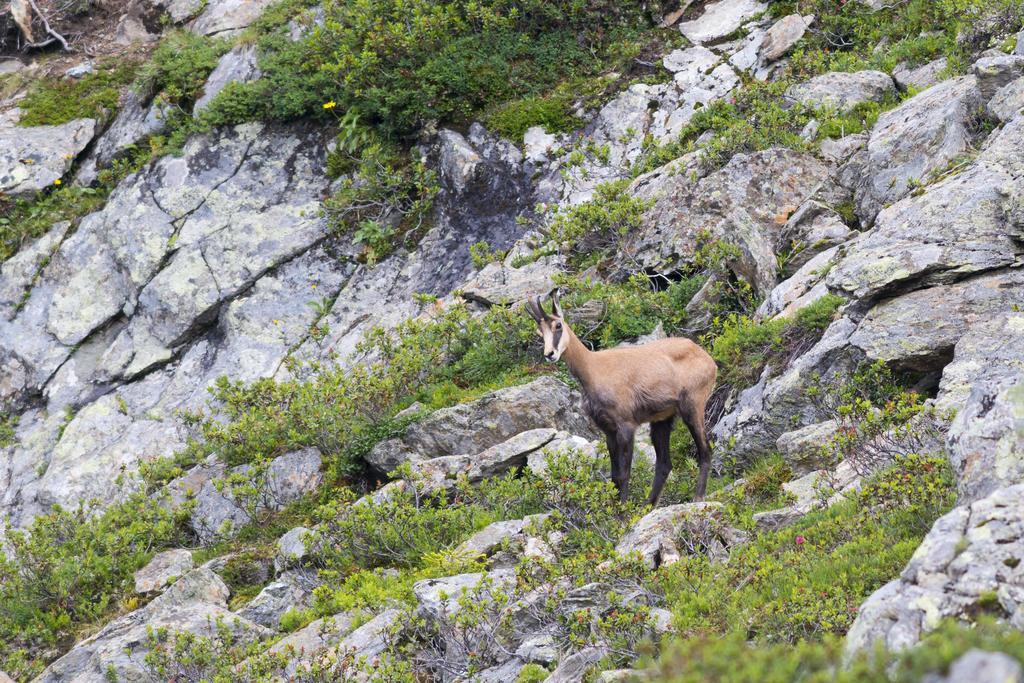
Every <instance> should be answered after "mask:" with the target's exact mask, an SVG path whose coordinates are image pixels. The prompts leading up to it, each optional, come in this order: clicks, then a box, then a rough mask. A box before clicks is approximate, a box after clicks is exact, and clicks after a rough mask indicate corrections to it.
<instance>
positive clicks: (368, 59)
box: [311, 0, 646, 135]
mask: <svg viewBox="0 0 1024 683" xmlns="http://www.w3.org/2000/svg"><path fill="white" fill-rule="evenodd" d="M325 9H326V21H325V22H324V24H323V26H321V27H318V28H316V29H315V30H314V32H313V34H312V36H311V45H312V46H313V48H314V53H313V54H314V59H316V60H318V61H319V62H320V63H321V64H322V69H324V70H325V71H326V72H328V73H330V74H332V76H333V77H334V79H335V84H336V88H337V95H336V96H335V99H337V100H338V102H339V104H340V105H341V106H342V107H343V108H345V109H348V108H353V107H354V108H357V109H359V111H361V112H363V113H364V114H365V115H366V116H368V117H369V120H370V121H371V122H372V124H373V125H374V126H377V127H379V128H380V129H382V130H386V131H390V132H393V133H396V134H398V135H407V134H409V133H410V132H412V131H414V130H415V129H416V128H417V127H418V126H419V125H421V124H422V123H424V122H426V121H464V120H466V119H468V118H469V117H470V116H472V115H473V114H474V113H475V112H477V111H479V110H481V109H484V108H486V107H492V106H496V105H497V104H498V103H500V102H503V101H507V100H512V99H514V98H522V97H523V96H524V95H525V96H527V97H529V96H536V95H540V94H541V93H542V92H543V91H545V90H548V89H550V88H551V87H552V86H554V85H555V84H556V83H558V82H559V81H561V80H563V79H565V78H567V77H569V76H571V75H574V74H578V73H587V72H589V71H593V70H596V69H598V68H600V64H601V60H600V56H601V53H602V52H604V51H605V49H606V48H607V46H608V45H609V44H611V43H614V42H615V38H616V37H617V35H619V34H621V33H623V32H624V31H625V30H628V29H632V28H640V27H642V26H644V25H645V24H646V20H645V19H644V18H643V17H642V16H641V12H640V10H639V6H638V5H635V4H632V3H627V4H626V5H621V4H618V5H616V4H612V3H607V2H603V1H602V0H590V1H589V2H584V3H567V2H556V3H541V2H534V1H531V2H527V3H520V4H519V5H515V6H512V5H508V4H507V3H504V2H500V1H497V2H496V1H488V2H482V3H481V2H476V3H473V2H464V1H462V0H460V1H458V2H453V3H449V4H447V5H444V6H437V5H436V4H433V3H429V2H422V1H417V2H413V3H398V2H394V1H393V0H373V1H372V2H368V3H364V4H359V5H353V4H351V3H348V2H341V1H332V2H328V3H327V4H326V6H325ZM513 119H517V120H515V122H514V123H515V125H514V126H512V123H513V121H512V120H513ZM509 123H510V126H512V127H515V128H518V127H519V126H521V125H522V117H519V116H516V117H512V116H510V117H509Z"/></svg>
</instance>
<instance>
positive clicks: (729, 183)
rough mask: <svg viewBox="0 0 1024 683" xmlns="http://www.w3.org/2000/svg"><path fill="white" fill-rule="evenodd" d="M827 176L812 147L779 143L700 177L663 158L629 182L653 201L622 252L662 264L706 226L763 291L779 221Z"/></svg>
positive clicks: (772, 274) (689, 250) (772, 273)
mask: <svg viewBox="0 0 1024 683" xmlns="http://www.w3.org/2000/svg"><path fill="white" fill-rule="evenodd" d="M828 178H829V170H828V168H827V167H826V166H825V165H824V164H823V163H821V162H820V161H818V160H817V159H815V158H814V157H813V156H811V155H810V154H804V153H801V152H795V151H792V150H788V149H780V148H776V149H769V150H765V151H763V152H756V153H754V154H737V155H736V156H734V157H733V158H732V159H731V160H730V161H729V163H728V164H726V166H725V167H724V168H722V169H720V170H718V171H715V172H714V173H712V174H710V175H708V176H706V177H697V178H695V177H694V176H693V175H691V174H689V173H686V172H680V171H679V169H678V168H677V166H676V164H675V163H672V164H668V165H667V166H666V167H664V168H663V169H659V170H658V171H654V172H651V173H649V174H646V175H643V176H640V177H639V178H637V179H636V180H635V181H634V182H633V184H632V185H631V186H630V190H631V191H632V192H633V194H634V195H636V196H637V197H639V198H641V199H645V200H649V201H651V202H652V206H651V208H650V209H649V210H648V211H647V212H646V213H645V214H644V216H643V219H642V222H641V225H640V227H639V228H638V229H637V230H635V231H633V232H632V233H631V234H630V235H628V236H627V239H626V244H625V245H624V252H625V254H627V255H628V256H629V257H630V259H632V260H634V261H635V262H636V263H637V264H638V265H642V266H646V267H651V268H655V269H656V270H658V271H660V272H667V271H670V270H672V269H674V268H676V267H678V266H680V265H682V264H684V263H685V262H686V261H687V260H688V259H690V258H691V257H692V256H693V254H694V253H695V251H696V249H697V248H698V246H699V241H700V238H701V236H702V234H704V232H705V231H707V232H709V233H710V234H711V236H712V237H713V238H720V239H723V240H725V241H727V242H729V243H731V244H734V245H735V246H737V247H738V248H739V252H740V253H739V255H738V257H737V258H736V259H735V261H734V262H730V263H729V264H728V266H729V267H730V268H731V269H732V270H733V271H735V272H736V273H737V274H738V275H740V276H741V277H742V278H743V279H745V280H746V281H748V282H750V283H752V284H753V285H754V287H755V289H757V291H758V292H761V293H762V294H763V295H767V293H768V292H769V291H771V289H772V288H773V287H774V286H775V282H776V269H777V262H776V258H775V254H776V252H777V250H778V248H780V247H781V246H783V245H782V243H781V239H782V235H783V229H782V228H783V227H784V226H785V224H786V221H787V220H788V218H789V217H790V215H791V214H793V213H794V212H795V211H796V210H797V209H798V208H799V207H800V206H801V205H802V204H803V203H804V202H806V201H807V200H808V199H811V198H812V197H813V196H815V194H816V193H818V192H820V191H821V189H822V185H823V184H827V181H828Z"/></svg>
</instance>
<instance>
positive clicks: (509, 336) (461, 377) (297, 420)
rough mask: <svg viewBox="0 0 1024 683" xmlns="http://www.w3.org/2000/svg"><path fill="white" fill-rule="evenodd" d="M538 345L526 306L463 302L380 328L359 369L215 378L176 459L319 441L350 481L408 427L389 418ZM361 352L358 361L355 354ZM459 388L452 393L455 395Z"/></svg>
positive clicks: (280, 450) (490, 378) (267, 452)
mask: <svg viewBox="0 0 1024 683" xmlns="http://www.w3.org/2000/svg"><path fill="white" fill-rule="evenodd" d="M531 343H534V336H533V331H532V330H531V328H530V321H529V318H528V317H527V316H526V315H525V314H524V313H522V312H521V311H513V310H510V309H504V308H493V309H491V311H490V312H489V313H488V314H486V315H484V316H482V317H476V318H474V317H472V316H470V314H469V311H468V310H467V309H466V308H465V307H464V306H461V305H457V306H452V307H450V308H449V309H447V310H445V311H444V312H442V313H440V314H439V315H437V316H436V317H434V318H433V319H415V320H409V321H406V322H405V323H403V324H402V325H400V326H398V327H397V328H396V329H394V330H391V331H384V330H381V329H375V330H373V331H371V332H370V333H368V335H367V336H366V338H365V340H364V342H363V343H362V344H361V345H360V346H359V350H358V353H359V354H362V358H363V362H357V363H356V364H355V365H353V366H352V367H346V368H338V367H337V366H334V365H328V366H312V367H305V368H303V367H299V366H293V367H292V369H293V371H294V373H295V374H296V375H298V376H302V377H308V379H292V380H288V381H283V382H276V381H274V380H271V379H263V380H259V381H257V382H255V383H252V384H244V383H241V382H236V383H233V382H231V381H229V380H228V379H227V378H221V379H219V380H218V382H217V384H216V386H215V387H214V388H213V392H212V393H213V397H214V398H215V399H216V403H214V404H213V405H212V406H211V409H212V410H213V411H214V414H213V415H211V416H205V415H199V414H197V415H193V416H192V418H191V421H192V423H193V424H194V426H195V428H196V429H197V432H198V433H197V436H199V437H201V438H200V439H197V440H195V441H193V443H192V445H191V447H190V448H189V449H188V450H187V451H186V452H185V453H183V454H182V455H181V457H180V458H179V465H184V464H188V463H192V462H198V460H199V459H200V458H202V457H205V456H206V455H208V454H209V453H214V452H216V453H217V454H218V456H219V457H220V458H221V459H222V460H224V461H226V462H228V463H231V464H239V463H243V462H251V461H255V460H262V459H270V458H273V457H276V456H278V455H282V454H284V453H287V452H288V451H290V450H295V449H297V448H303V447H306V446H316V447H317V448H318V449H319V450H320V452H321V453H323V454H324V455H325V456H327V457H329V458H333V459H334V461H333V462H334V464H333V466H334V470H335V474H336V475H337V476H338V477H340V478H342V479H344V478H350V477H353V476H356V475H359V474H360V473H361V472H362V468H363V463H362V455H363V454H364V453H366V452H367V450H368V449H369V448H370V447H372V446H373V445H374V444H375V443H376V442H377V441H378V440H380V439H382V438H387V437H388V436H390V435H393V434H395V433H400V430H401V429H403V428H404V427H405V425H406V424H408V423H407V422H406V423H395V422H392V421H391V420H390V417H391V416H393V415H394V414H395V413H397V412H398V411H399V410H400V409H401V408H402V407H404V406H406V405H408V404H409V403H411V402H412V401H413V400H416V399H417V398H427V399H428V400H429V398H428V397H429V392H430V391H432V390H433V389H435V388H436V387H437V386H438V385H439V384H442V383H449V382H450V383H452V385H454V386H456V387H459V388H472V387H474V386H476V385H478V384H479V383H481V382H486V383H492V384H493V383H495V382H498V383H499V385H500V382H501V381H502V380H503V379H507V378H505V377H503V373H506V372H509V371H512V370H514V369H515V368H517V367H520V366H521V365H522V364H524V363H525V362H526V361H527V360H529V358H530V357H531V356H532V354H529V345H530V344H531ZM357 360H358V359H357ZM458 398H459V397H458V394H457V392H456V394H455V396H454V399H455V400H458Z"/></svg>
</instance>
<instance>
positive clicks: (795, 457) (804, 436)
mask: <svg viewBox="0 0 1024 683" xmlns="http://www.w3.org/2000/svg"><path fill="white" fill-rule="evenodd" d="M838 429H839V425H838V424H837V423H836V421H835V420H828V421H826V422H819V423H818V424H813V425H807V426H806V427H801V428H800V429H796V430H793V431H791V432H786V433H785V434H782V435H781V436H780V437H779V438H778V440H777V441H776V442H775V446H776V448H778V450H779V453H780V454H781V455H782V459H783V460H785V461H786V464H787V465H789V469H791V470H792V471H793V473H794V474H807V473H809V472H812V471H815V470H819V469H821V468H822V467H826V466H829V465H831V464H832V463H830V462H826V461H825V460H824V459H823V457H824V456H823V454H822V447H823V446H825V445H827V444H828V442H829V440H830V439H831V438H832V437H833V436H834V435H835V433H836V431H837V430H838Z"/></svg>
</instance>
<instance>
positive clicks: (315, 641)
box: [240, 612, 356, 677]
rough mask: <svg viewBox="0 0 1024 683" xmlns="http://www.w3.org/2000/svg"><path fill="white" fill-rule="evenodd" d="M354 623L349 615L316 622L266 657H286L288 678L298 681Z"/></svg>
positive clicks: (343, 636) (243, 666)
mask: <svg viewBox="0 0 1024 683" xmlns="http://www.w3.org/2000/svg"><path fill="white" fill-rule="evenodd" d="M355 621H356V620H355V616H354V615H352V614H349V613H347V612H343V613H341V614H335V615H334V616H331V617H325V618H323V619H317V620H315V621H312V622H310V623H309V624H307V625H306V626H304V627H303V628H301V629H299V630H298V631H296V632H295V633H291V634H289V635H287V636H285V637H284V638H282V639H281V640H279V641H277V642H276V643H274V644H273V645H271V646H270V648H268V649H267V653H268V654H270V655H281V656H286V657H287V658H288V664H287V665H286V666H285V670H284V673H285V675H286V676H296V677H298V676H297V675H298V674H299V673H300V671H302V670H308V669H309V668H310V665H311V664H312V663H313V662H316V661H318V660H320V659H321V657H324V656H325V655H328V654H329V653H330V652H331V650H332V649H333V648H334V647H335V646H337V644H338V643H339V642H341V640H342V639H343V638H345V637H346V636H348V635H349V634H350V633H351V632H352V630H353V628H352V627H353V625H354V624H355ZM240 668H241V669H243V670H244V669H245V668H246V665H245V664H244V663H243V664H242V665H241V666H240Z"/></svg>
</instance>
